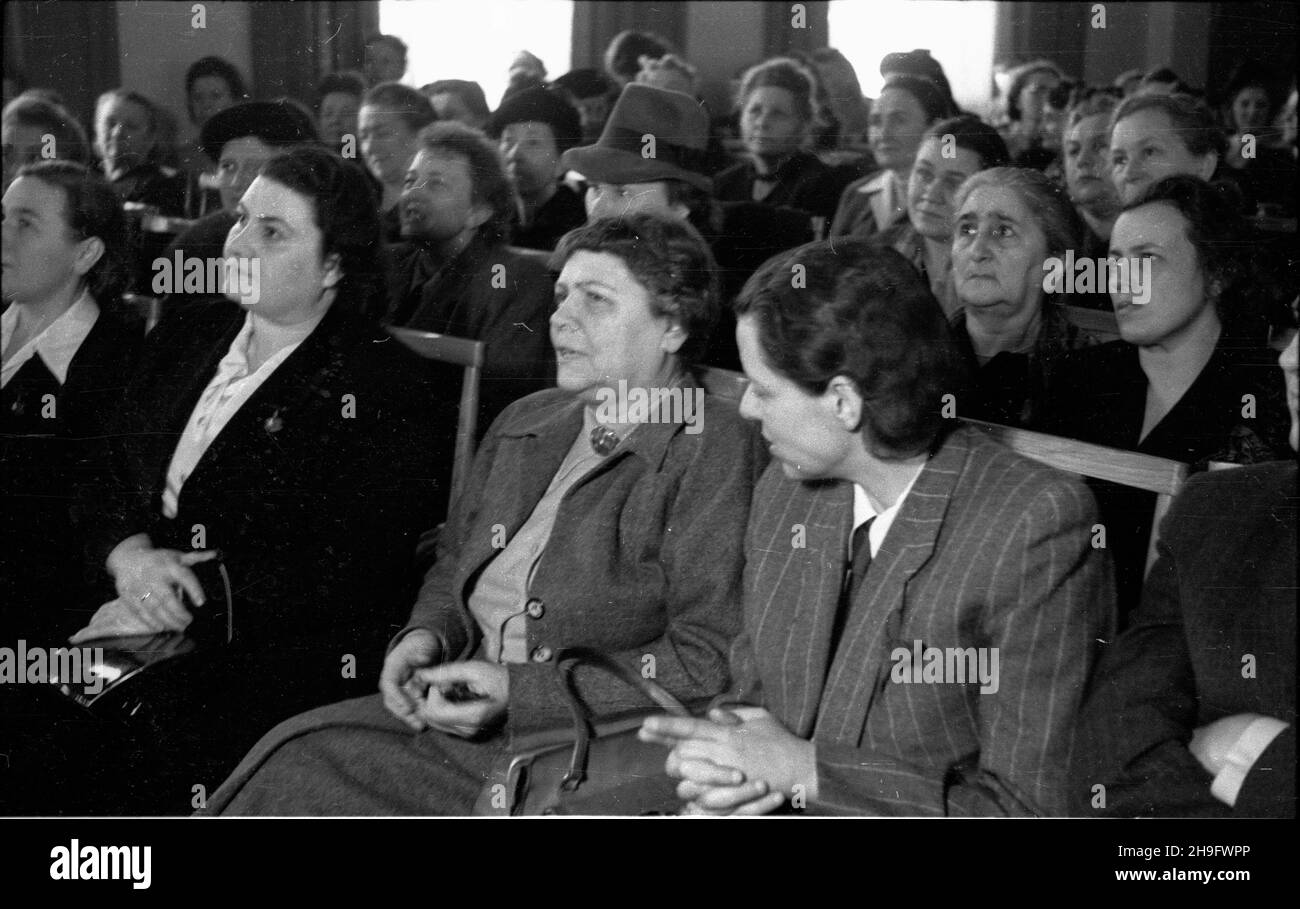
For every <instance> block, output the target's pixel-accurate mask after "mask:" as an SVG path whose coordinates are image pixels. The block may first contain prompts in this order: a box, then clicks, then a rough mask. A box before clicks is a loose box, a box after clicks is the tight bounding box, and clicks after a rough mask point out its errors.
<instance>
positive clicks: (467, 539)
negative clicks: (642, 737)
mask: <svg viewBox="0 0 1300 909" xmlns="http://www.w3.org/2000/svg"><path fill="white" fill-rule="evenodd" d="M554 262H555V264H556V265H561V266H562V271H561V273H560V277H559V280H558V282H557V285H556V293H557V297H558V299H559V301H560V302H559V306H558V308H557V310H556V313H555V315H553V316H552V317H551V340H552V342H553V343H554V346H555V350H556V354H557V365H558V376H557V384H558V386H559V387H558V388H557V389H553V390H547V391H542V392H538V393H537V394H534V395H531V396H529V397H528V398H525V399H523V400H521V401H518V402H516V403H515V404H512V405H511V406H510V407H509V408H507V410H506V411H505V412H504V413H503V414H502V415H501V417H500V418H498V420H497V421H496V423H495V424H494V425H493V427H492V429H491V431H490V432H489V433H488V436H487V438H486V440H485V442H484V445H483V448H482V449H481V450H480V452H479V455H478V457H477V459H476V460H475V465H474V471H473V475H472V477H471V479H470V485H469V487H468V489H467V491H466V493H465V495H463V496H462V497H460V499H459V500H458V503H457V504H456V505H455V506H454V507H453V510H452V516H451V519H450V521H449V522H448V525H447V528H446V530H445V531H444V533H443V534H442V536H441V539H440V544H439V553H438V561H437V564H436V565H435V566H434V567H433V569H432V570H431V571H430V573H429V574H428V576H427V577H426V578H425V583H424V587H423V589H422V590H421V591H420V596H419V599H418V601H417V602H416V604H415V609H414V611H413V613H412V615H411V619H410V622H409V623H408V625H407V628H406V630H405V631H403V632H402V633H401V634H400V635H399V636H398V637H397V638H396V639H395V640H394V644H393V647H392V649H391V650H390V652H389V655H388V661H387V663H386V664H385V667H384V674H383V678H382V680H381V682H380V691H381V695H379V696H373V697H370V698H365V699H360V700H353V701H347V702H344V703H342V704H336V705H333V706H331V707H327V708H324V709H321V710H317V711H313V712H311V713H308V714H304V715H303V716H300V717H295V718H294V719H293V720H290V721H289V722H288V723H284V724H282V725H281V726H280V727H278V728H277V729H275V730H272V732H271V733H270V734H269V735H267V736H266V737H265V738H264V739H263V740H262V741H261V742H260V743H259V744H258V746H257V747H256V748H255V749H254V750H253V751H252V752H251V753H250V754H249V755H248V757H246V758H245V759H244V761H243V763H242V764H241V765H240V767H239V768H238V769H237V770H236V771H235V773H234V775H233V776H232V777H231V778H230V779H229V780H227V781H226V783H225V784H224V785H223V786H222V788H221V789H220V790H219V791H218V792H217V793H216V794H215V795H214V797H213V799H212V800H211V801H210V803H209V806H208V810H209V811H210V812H214V813H228V814H465V813H468V811H469V810H470V808H471V806H472V805H473V804H474V802H475V799H476V797H477V795H478V793H479V790H480V788H481V787H482V786H483V785H484V783H485V781H486V780H487V778H488V774H489V771H490V769H491V767H492V765H493V762H494V760H495V759H497V758H498V757H500V756H502V755H503V754H505V753H507V752H508V750H509V746H510V740H511V737H512V736H513V735H515V734H517V733H520V732H523V731H528V730H536V729H539V728H548V727H550V728H555V727H559V726H562V725H564V724H566V723H568V722H570V719H569V718H570V713H569V707H568V704H567V702H566V701H565V699H564V698H563V696H562V691H561V688H560V684H559V680H558V676H557V673H556V671H555V666H554V665H553V661H554V658H555V655H556V652H557V651H558V650H559V649H560V648H563V647H569V646H575V645H580V646H587V647H594V648H599V649H602V650H605V651H607V652H609V653H610V654H611V655H612V656H613V657H614V658H615V659H617V660H619V661H621V662H623V663H625V664H626V665H628V666H629V667H632V668H635V669H636V671H639V672H649V673H651V674H652V675H653V677H654V678H655V679H656V680H657V681H658V682H659V683H660V684H661V685H663V686H664V687H665V688H667V689H669V690H670V691H672V692H673V693H674V694H676V695H678V696H679V697H681V698H683V699H700V698H707V697H710V696H712V695H714V694H716V693H717V692H719V691H720V690H722V688H723V687H724V686H725V685H726V681H727V669H726V662H727V659H726V654H727V647H728V645H729V642H730V640H731V638H732V636H733V635H734V634H735V633H736V631H737V628H738V619H739V615H738V610H739V602H740V586H739V585H740V575H741V568H742V557H741V551H742V546H743V539H744V533H745V524H746V520H747V518H748V513H749V498H750V492H751V491H752V488H753V483H754V480H755V478H756V472H757V471H758V470H759V469H760V468H761V466H762V465H761V458H760V452H759V450H758V449H757V447H756V445H755V444H754V443H755V442H756V441H757V439H756V436H755V435H754V434H753V433H752V432H750V431H749V430H748V428H747V427H746V426H745V425H744V424H743V423H742V422H741V420H740V418H739V415H738V414H737V412H736V409H735V407H734V405H730V404H727V403H724V402H719V401H716V400H715V399H713V398H708V397H705V396H704V395H703V393H702V391H701V390H700V389H698V388H696V387H695V384H694V382H693V381H692V380H691V379H690V377H689V373H688V372H687V370H686V367H687V365H688V364H689V363H691V362H692V361H693V360H694V358H695V357H698V356H699V354H700V352H702V351H703V350H704V349H705V345H706V344H707V340H708V338H707V335H708V330H709V327H710V325H711V324H712V323H713V322H714V321H715V320H716V317H717V309H716V308H717V290H716V277H715V269H714V268H713V267H712V258H711V256H710V255H709V252H708V247H707V245H706V244H705V242H704V240H703V238H701V237H700V236H699V234H698V233H697V232H696V231H695V230H694V229H693V228H691V227H690V226H689V225H686V224H683V223H680V222H676V221H668V220H663V219H660V218H657V217H655V216H652V215H645V214H638V215H632V216H630V217H628V218H627V219H626V220H604V221H597V222H595V223H593V224H591V225H588V226H586V227H583V228H579V229H578V230H575V231H573V232H571V233H569V234H568V235H566V237H565V239H564V240H563V241H562V242H561V244H560V248H559V249H558V250H557V252H556V254H555V259H554ZM652 288H653V289H652ZM651 388H657V389H660V390H661V391H665V390H667V391H670V392H671V391H674V390H675V391H680V392H681V393H682V394H683V396H684V397H683V402H684V401H685V400H686V399H688V398H689V399H690V400H691V401H694V402H700V407H699V408H698V409H697V410H696V412H695V413H696V415H695V417H694V418H691V417H689V416H687V415H686V414H685V411H684V410H683V411H682V412H681V413H679V414H677V416H676V417H674V416H673V414H672V412H671V408H670V409H669V410H668V411H667V412H665V411H664V410H662V409H661V410H660V411H659V413H658V414H657V415H655V414H653V413H651V414H648V415H643V416H644V417H645V419H644V421H642V420H641V419H639V418H637V417H636V416H634V415H633V413H632V411H631V409H630V406H631V401H632V400H633V394H634V393H635V392H637V391H645V390H648V389H651ZM618 400H624V401H626V402H627V403H628V405H629V409H628V410H627V411H626V412H625V413H621V412H619V411H620V410H621V408H620V407H619V406H616V404H615V403H614V402H616V401H618ZM692 424H693V425H692ZM574 680H575V687H576V690H577V692H578V694H579V696H580V697H581V698H582V700H583V701H584V702H585V703H586V704H587V706H588V708H589V709H590V711H591V712H592V714H593V715H601V714H607V713H613V712H617V711H620V710H627V709H630V708H633V707H637V706H644V705H643V704H642V703H641V701H640V697H641V696H640V695H639V693H638V692H635V691H632V690H631V689H628V688H626V687H625V686H622V685H616V684H612V683H611V681H610V677H609V676H606V675H604V674H602V673H599V672H590V671H588V670H585V669H583V668H579V669H578V670H577V671H576V672H575V674H574ZM335 761H337V762H339V763H335ZM335 767H347V768H348V769H347V771H346V772H343V773H340V772H339V771H338V770H335V769H334V768H335Z"/></svg>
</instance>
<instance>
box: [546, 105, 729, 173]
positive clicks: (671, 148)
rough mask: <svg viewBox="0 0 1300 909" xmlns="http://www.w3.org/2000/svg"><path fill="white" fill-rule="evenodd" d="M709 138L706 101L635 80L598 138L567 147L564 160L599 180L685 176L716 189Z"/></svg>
mask: <svg viewBox="0 0 1300 909" xmlns="http://www.w3.org/2000/svg"><path fill="white" fill-rule="evenodd" d="M708 144H709V115H708V112H707V111H706V110H705V109H704V105H703V104H702V103H701V102H699V101H697V100H695V99H694V98H692V97H691V96H690V95H686V94H683V93H682V92H675V91H669V90H668V89H664V88H655V87H654V86H652V85H643V84H641V83H638V82H633V83H631V84H629V85H628V86H627V87H625V88H624V89H623V93H622V94H621V95H619V98H618V103H617V104H615V105H614V109H613V110H612V111H610V114H609V119H608V120H606V121H605V128H604V130H603V131H602V132H601V134H600V138H599V139H597V140H596V144H595V145H585V146H583V147H582V148H574V149H570V150H569V151H567V152H565V153H564V155H563V156H562V157H561V158H560V166H561V167H563V168H565V169H566V170H575V171H577V172H578V173H580V174H582V175H583V176H584V177H586V178H587V179H588V180H590V181H592V182H596V183H654V182H655V181H658V180H681V181H682V182H683V183H689V184H690V185H692V186H694V187H696V188H698V189H700V190H702V191H704V192H706V193H711V192H713V180H712V179H711V178H710V177H709V176H708V175H707V167H706V161H707V150H708Z"/></svg>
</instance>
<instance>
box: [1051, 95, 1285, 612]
mask: <svg viewBox="0 0 1300 909" xmlns="http://www.w3.org/2000/svg"><path fill="white" fill-rule="evenodd" d="M1136 97H1138V98H1142V97H1144V96H1136ZM1156 97H1162V96H1156ZM1246 230H1247V228H1246V226H1245V224H1244V220H1243V219H1242V218H1241V216H1240V215H1239V214H1238V213H1237V212H1235V211H1234V210H1233V208H1232V206H1231V205H1230V203H1229V202H1227V201H1226V200H1225V199H1224V198H1223V196H1222V195H1221V194H1220V193H1219V192H1218V191H1217V190H1216V189H1215V188H1214V187H1213V186H1211V185H1210V184H1208V183H1206V182H1205V181H1203V180H1198V179H1196V178H1194V177H1188V176H1186V175H1177V176H1173V177H1166V178H1164V179H1163V180H1160V181H1158V182H1156V183H1154V184H1153V185H1151V186H1150V187H1149V188H1147V189H1146V190H1145V191H1143V192H1142V193H1141V194H1140V195H1139V196H1137V197H1136V198H1134V199H1133V200H1132V201H1130V202H1129V203H1128V204H1127V205H1126V206H1125V207H1124V210H1123V212H1122V213H1121V214H1120V216H1119V219H1118V220H1117V221H1116V222H1115V230H1114V232H1113V233H1112V235H1111V243H1110V245H1111V250H1112V253H1113V255H1114V256H1115V257H1116V258H1117V259H1121V260H1128V262H1129V263H1130V271H1131V278H1130V280H1129V282H1128V286H1120V287H1118V289H1117V290H1116V291H1114V292H1112V293H1111V299H1112V301H1113V302H1114V305H1115V315H1116V318H1117V320H1118V322H1119V332H1120V336H1121V338H1122V339H1123V340H1120V341H1113V342H1111V343H1109V344H1102V345H1099V346H1097V347H1092V348H1089V349H1087V350H1082V351H1078V352H1076V353H1075V354H1073V355H1072V356H1071V357H1070V360H1069V362H1067V363H1066V364H1065V365H1064V366H1063V367H1062V369H1061V371H1060V376H1059V381H1058V382H1056V383H1054V388H1053V389H1052V390H1051V391H1052V393H1051V396H1050V398H1051V399H1050V400H1049V402H1048V403H1047V405H1046V406H1045V411H1046V413H1047V416H1048V422H1047V424H1046V426H1045V427H1044V428H1045V429H1047V431H1049V432H1053V433H1055V434H1058V435H1065V436H1069V437H1071V438H1075V439H1081V440H1083V441H1085V442H1095V443H1098V444H1101V445H1109V446H1111V447H1114V448H1123V449H1127V450H1130V451H1136V452H1140V453H1142V454H1149V455H1155V456H1156V457H1161V458H1170V459H1172V460H1175V461H1182V462H1184V463H1186V464H1189V465H1192V469H1193V470H1199V469H1203V468H1204V467H1205V466H1206V465H1207V464H1208V463H1209V462H1211V461H1216V462H1229V463H1235V464H1250V463H1254V462H1256V461H1261V460H1269V459H1271V458H1274V457H1285V456H1287V451H1288V449H1287V447H1286V443H1285V434H1286V430H1287V429H1288V428H1289V420H1288V418H1287V416H1286V410H1285V407H1284V403H1283V402H1284V398H1283V391H1282V379H1281V376H1280V375H1279V374H1278V372H1277V370H1276V369H1273V368H1272V366H1271V363H1269V362H1268V361H1269V360H1270V359H1271V355H1270V353H1269V351H1268V349H1267V347H1266V345H1265V338H1266V333H1267V332H1266V324H1267V322H1266V319H1265V318H1264V316H1263V315H1262V314H1260V313H1259V312H1258V310H1259V308H1260V306H1261V301H1262V300H1263V299H1265V297H1266V296H1267V294H1268V289H1267V288H1266V287H1265V286H1264V283H1263V281H1262V280H1261V278H1260V276H1259V274H1258V272H1257V268H1256V264H1255V262H1254V261H1253V258H1252V257H1253V256H1254V255H1255V250H1254V249H1253V248H1251V245H1250V244H1243V243H1242V242H1241V240H1242V238H1243V237H1246V236H1248V234H1247V232H1246ZM1139 285H1140V286H1139ZM1093 485H1094V490H1095V491H1096V492H1097V495H1098V500H1099V502H1100V504H1101V507H1102V515H1103V518H1104V519H1106V520H1105V523H1106V525H1107V540H1108V545H1109V547H1110V549H1111V551H1112V553H1113V554H1114V556H1115V563H1116V572H1117V587H1118V592H1119V596H1120V610H1121V616H1123V615H1125V614H1126V612H1127V610H1128V609H1130V608H1131V607H1132V606H1133V605H1134V604H1135V602H1136V599H1137V596H1138V593H1139V592H1140V589H1141V583H1142V571H1143V567H1144V565H1145V563H1146V555H1147V544H1148V540H1149V538H1150V533H1151V520H1152V509H1153V507H1154V495H1153V494H1150V493H1144V492H1135V491H1133V490H1132V489H1130V488H1127V487H1118V486H1114V485H1112V484H1107V483H1101V482H1097V483H1094V484H1093Z"/></svg>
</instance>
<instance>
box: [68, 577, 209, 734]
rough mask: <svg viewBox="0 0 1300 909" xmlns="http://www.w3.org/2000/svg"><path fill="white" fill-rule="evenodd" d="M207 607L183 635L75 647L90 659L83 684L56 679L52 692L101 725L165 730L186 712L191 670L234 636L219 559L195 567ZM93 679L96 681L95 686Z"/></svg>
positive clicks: (121, 639) (101, 641) (111, 639)
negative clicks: (171, 719)
mask: <svg viewBox="0 0 1300 909" xmlns="http://www.w3.org/2000/svg"><path fill="white" fill-rule="evenodd" d="M193 570H194V572H195V574H196V575H197V576H198V578H199V583H200V584H201V585H202V587H203V590H204V591H205V592H206V593H207V594H208V597H207V599H208V602H207V603H206V604H205V605H204V606H203V607H202V608H196V607H195V606H194V605H193V604H192V603H190V601H189V597H188V595H185V597H184V602H185V605H186V608H187V609H189V610H190V612H191V614H192V615H193V616H194V620H193V621H192V622H191V623H190V626H189V627H188V628H186V629H185V630H184V631H168V632H160V633H157V634H141V635H126V636H120V637H109V638H98V639H95V640H88V641H82V642H81V643H80V644H77V645H73V646H74V647H75V648H77V649H80V650H81V651H82V653H85V654H90V655H92V656H91V657H90V658H89V659H88V660H87V661H85V663H84V665H83V667H82V672H81V679H80V680H72V679H59V678H52V679H51V680H50V681H51V682H52V683H53V688H54V690H55V691H57V692H58V693H59V694H60V695H62V696H63V698H65V699H66V700H68V701H71V702H73V703H75V704H77V705H79V706H80V707H81V708H82V709H83V710H85V711H88V712H89V713H91V714H92V715H93V716H95V717H97V718H99V719H101V720H109V721H120V722H126V723H129V724H130V725H132V726H135V727H142V726H146V725H151V726H154V727H159V728H161V727H163V726H165V725H166V722H167V720H166V718H167V717H168V716H170V715H171V713H172V711H174V710H178V709H182V704H183V701H184V700H186V697H185V688H186V683H185V682H184V681H181V679H183V678H188V676H189V675H191V674H192V673H191V672H190V670H194V671H197V672H199V673H201V672H202V666H201V664H203V663H204V658H205V657H206V658H208V659H212V658H213V657H214V654H215V651H217V650H219V649H220V648H221V647H222V646H224V645H226V644H229V643H230V642H231V640H232V639H233V637H234V630H235V628H234V606H233V602H232V596H231V585H230V575H229V573H228V572H227V571H226V566H225V565H224V564H223V563H222V562H221V561H220V560H213V561H211V562H204V563H200V564H198V565H195V566H193ZM89 680H94V681H93V682H91V681H89Z"/></svg>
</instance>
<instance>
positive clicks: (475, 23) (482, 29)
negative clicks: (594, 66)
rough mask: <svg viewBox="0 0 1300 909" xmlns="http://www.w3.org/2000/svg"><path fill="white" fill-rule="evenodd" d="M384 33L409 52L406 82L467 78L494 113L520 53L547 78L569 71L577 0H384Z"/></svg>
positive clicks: (381, 15)
mask: <svg viewBox="0 0 1300 909" xmlns="http://www.w3.org/2000/svg"><path fill="white" fill-rule="evenodd" d="M379 30H380V31H381V32H383V33H384V34H386V35H396V36H397V37H399V38H401V39H402V40H403V41H405V42H406V45H407V47H408V48H409V51H408V53H407V67H406V77H405V78H404V79H403V80H402V81H403V82H405V83H406V84H408V85H413V86H416V87H419V86H421V85H425V84H427V83H429V82H435V81H437V80H438V79H469V80H470V81H473V82H477V83H478V84H479V85H481V86H483V93H484V94H485V95H487V102H488V106H489V107H491V108H496V106H497V104H499V103H500V101H501V95H502V94H503V93H504V92H505V90H506V84H507V82H508V81H509V70H510V61H511V60H512V59H514V56H515V54H516V53H518V52H519V51H521V50H528V51H531V52H532V53H533V54H536V55H537V56H538V57H540V58H541V60H542V62H543V63H545V64H546V74H547V78H548V79H554V78H555V77H556V76H561V75H563V74H564V73H566V72H568V71H569V59H570V55H571V48H572V42H573V0H380V3H379Z"/></svg>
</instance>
